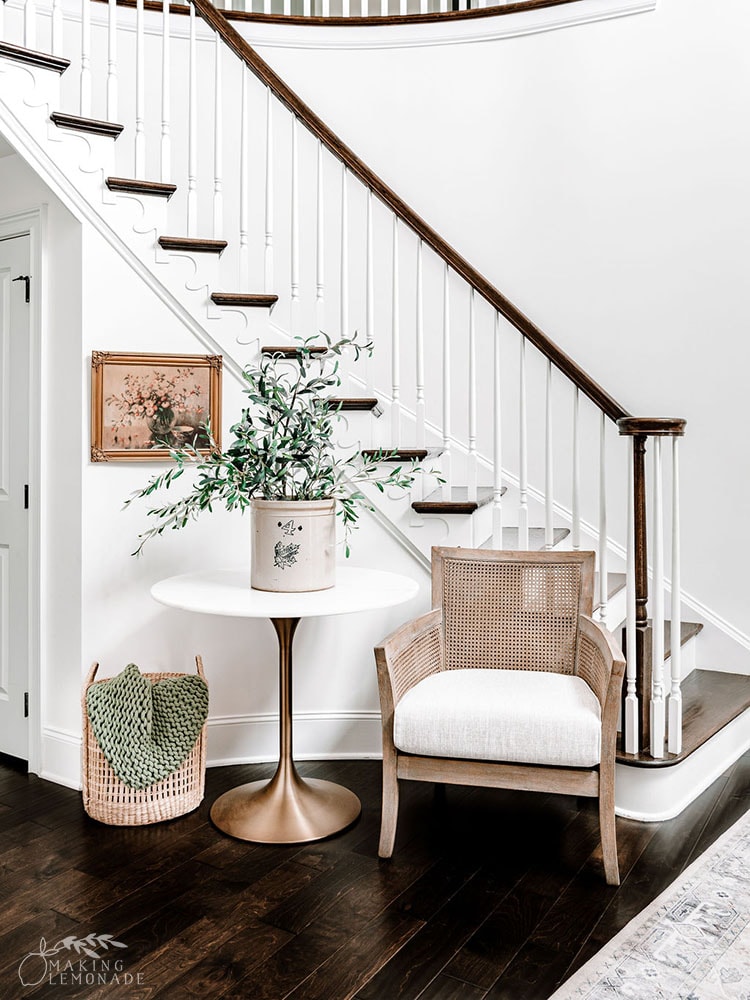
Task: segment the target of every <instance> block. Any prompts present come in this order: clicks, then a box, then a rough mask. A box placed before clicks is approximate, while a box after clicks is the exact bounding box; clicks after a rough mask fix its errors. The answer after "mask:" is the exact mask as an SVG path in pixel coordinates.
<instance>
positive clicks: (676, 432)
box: [617, 417, 687, 437]
mask: <svg viewBox="0 0 750 1000" xmlns="http://www.w3.org/2000/svg"><path fill="white" fill-rule="evenodd" d="M686 424H687V420H685V418H684V417H623V418H622V419H621V420H618V421H617V429H618V430H619V432H620V434H622V435H623V436H641V435H642V436H643V437H683V435H684V434H685V426H686Z"/></svg>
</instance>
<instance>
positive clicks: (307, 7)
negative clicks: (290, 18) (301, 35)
mask: <svg viewBox="0 0 750 1000" xmlns="http://www.w3.org/2000/svg"><path fill="white" fill-rule="evenodd" d="M302 13H303V14H304V16H305V17H310V15H311V14H312V6H311V4H310V0H304V2H303V4H302Z"/></svg>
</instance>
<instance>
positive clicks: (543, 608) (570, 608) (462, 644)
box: [442, 558, 581, 674]
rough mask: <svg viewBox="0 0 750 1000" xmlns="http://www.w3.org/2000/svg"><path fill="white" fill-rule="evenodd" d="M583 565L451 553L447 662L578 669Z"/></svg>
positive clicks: (451, 666) (446, 578)
mask: <svg viewBox="0 0 750 1000" xmlns="http://www.w3.org/2000/svg"><path fill="white" fill-rule="evenodd" d="M580 600H581V567H580V565H579V564H576V563H568V562H562V563H544V562H537V563H535V562H534V561H533V559H530V560H529V562H517V561H513V562H503V561H502V560H498V561H497V562H494V561H486V560H476V561H475V560H472V559H467V558H460V559H451V558H446V559H445V560H444V563H443V601H442V603H443V618H444V627H445V665H446V668H447V669H448V670H460V669H465V668H477V667H490V668H504V669H506V670H545V671H553V672H555V673H565V674H572V673H573V672H574V668H575V658H576V637H577V626H578V615H579V610H580Z"/></svg>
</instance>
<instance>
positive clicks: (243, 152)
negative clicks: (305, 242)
mask: <svg viewBox="0 0 750 1000" xmlns="http://www.w3.org/2000/svg"><path fill="white" fill-rule="evenodd" d="M217 38H218V35H217ZM240 72H241V73H242V87H241V91H240V253H239V282H240V283H239V288H240V290H242V289H244V288H246V287H247V286H248V284H249V281H250V267H249V253H250V251H249V247H250V176H249V174H250V152H249V146H250V128H249V126H248V120H247V118H248V107H247V105H248V86H249V81H248V70H247V68H246V67H245V66H244V65H242V64H240Z"/></svg>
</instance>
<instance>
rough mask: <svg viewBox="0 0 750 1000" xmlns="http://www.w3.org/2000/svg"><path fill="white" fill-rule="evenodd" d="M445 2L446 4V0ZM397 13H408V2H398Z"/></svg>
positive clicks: (405, 0)
mask: <svg viewBox="0 0 750 1000" xmlns="http://www.w3.org/2000/svg"><path fill="white" fill-rule="evenodd" d="M446 2H447V0H446ZM398 12H399V14H408V13H409V9H408V0H399V5H398Z"/></svg>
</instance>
